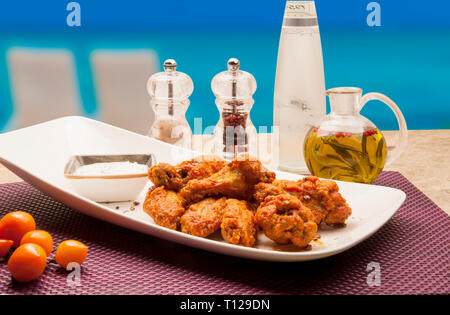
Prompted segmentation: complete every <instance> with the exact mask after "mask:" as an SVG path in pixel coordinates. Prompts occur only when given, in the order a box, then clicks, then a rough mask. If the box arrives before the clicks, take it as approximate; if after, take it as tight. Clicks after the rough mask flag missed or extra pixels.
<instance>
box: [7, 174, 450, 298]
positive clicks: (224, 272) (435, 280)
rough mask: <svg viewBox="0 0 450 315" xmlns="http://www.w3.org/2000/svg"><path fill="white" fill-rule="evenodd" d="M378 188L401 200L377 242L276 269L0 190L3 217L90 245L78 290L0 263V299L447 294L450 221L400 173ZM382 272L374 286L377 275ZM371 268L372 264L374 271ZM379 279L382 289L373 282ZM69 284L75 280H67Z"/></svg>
mask: <svg viewBox="0 0 450 315" xmlns="http://www.w3.org/2000/svg"><path fill="white" fill-rule="evenodd" d="M376 184H378V185H384V186H389V187H395V188H399V189H401V190H403V191H404V192H406V194H407V199H406V201H405V203H404V204H403V206H402V207H401V209H400V210H399V211H398V212H397V213H396V215H395V216H394V217H393V218H392V219H391V220H390V221H389V222H388V223H387V224H386V225H385V226H384V227H383V228H382V229H381V230H380V231H378V232H377V233H376V234H375V235H374V236H372V237H371V238H370V239H368V240H366V241H365V242H363V243H361V244H360V245H358V246H356V247H354V248H352V249H350V250H348V251H346V252H344V253H341V254H339V255H336V256H333V257H329V258H326V259H321V260H317V261H311V262H301V263H273V262H259V261H252V260H245V259H239V258H233V257H228V256H223V255H219V254H214V253H210V252H206V251H202V250H198V249H194V248H190V247H187V246H183V245H178V244H176V243H172V242H168V241H164V240H160V239H157V238H154V237H151V236H147V235H144V234H140V233H137V232H133V231H130V230H126V229H124V228H120V227H117V226H114V225H111V224H109V223H106V222H102V221H99V220H96V219H93V218H90V217H88V216H85V215H83V214H80V213H79V212H77V211H73V210H71V209H69V208H67V207H66V206H64V205H62V204H60V203H58V202H56V201H54V200H53V199H52V198H50V197H48V196H46V195H44V194H42V193H40V192H39V191H37V190H36V189H34V188H33V187H31V186H30V185H29V184H26V183H15V184H6V185H1V186H0V215H1V216H3V215H4V214H5V213H7V212H10V211H17V210H24V211H28V212H30V213H31V214H32V215H33V216H34V218H35V219H36V222H37V224H38V228H40V229H45V230H47V231H49V232H50V233H51V234H52V235H53V237H54V241H55V244H59V242H61V241H63V240H65V239H78V240H80V241H82V242H84V243H85V244H87V245H88V246H89V253H88V258H87V259H86V262H85V264H84V265H83V267H82V272H81V278H80V280H81V281H80V285H79V286H76V287H71V286H69V285H68V284H67V275H68V272H67V271H65V270H62V268H59V267H57V266H56V265H52V264H49V265H48V266H47V269H46V271H45V272H44V274H43V275H42V276H41V277H40V278H39V279H38V280H36V281H34V282H32V283H29V284H19V283H16V282H14V281H11V278H10V275H9V273H8V271H7V266H6V263H1V264H0V293H8V294H16V293H19V294H30V293H34V294H433V293H437V294H448V293H450V275H449V270H450V268H449V267H450V251H449V249H450V217H449V216H448V215H447V214H446V213H445V212H443V211H442V210H441V209H439V207H438V206H437V205H436V204H434V203H433V202H432V201H431V200H430V199H428V198H427V197H426V196H425V195H424V194H423V193H422V192H420V191H419V190H418V189H417V188H416V187H415V186H413V185H412V184H411V183H410V182H409V181H408V180H407V179H406V178H405V177H403V176H402V175H401V174H400V173H397V172H383V173H382V175H381V176H380V177H379V178H378V180H377V181H376ZM370 263H376V264H379V267H380V277H379V280H380V281H379V282H377V281H376V280H377V278H376V277H373V276H374V275H375V274H374V273H373V272H374V271H375V269H370V268H369V271H367V268H368V264H370ZM370 266H372V267H373V265H370ZM368 278H369V280H372V282H370V281H369V283H371V284H374V283H375V284H377V283H379V286H369V285H368V282H367V279H368ZM72 279H73V278H72Z"/></svg>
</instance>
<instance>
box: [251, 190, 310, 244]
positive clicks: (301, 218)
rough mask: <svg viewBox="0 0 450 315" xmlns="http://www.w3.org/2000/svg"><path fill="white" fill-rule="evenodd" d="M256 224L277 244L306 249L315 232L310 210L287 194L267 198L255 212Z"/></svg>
mask: <svg viewBox="0 0 450 315" xmlns="http://www.w3.org/2000/svg"><path fill="white" fill-rule="evenodd" d="M255 219H256V223H257V224H258V225H259V226H260V227H261V228H262V229H263V231H264V234H265V235H266V236H267V237H268V238H270V239H271V240H273V241H275V242H276V243H278V244H290V243H292V244H294V245H295V246H298V247H302V248H303V247H306V246H308V244H309V242H311V241H312V240H313V239H314V237H315V234H316V232H317V224H316V223H315V222H314V215H313V213H312V212H311V210H310V209H309V208H307V207H305V206H304V205H303V204H302V202H301V201H300V200H299V199H298V198H296V197H294V196H292V195H290V194H287V193H284V194H281V195H277V196H268V197H266V199H265V200H264V202H263V203H261V205H260V206H259V208H258V210H257V211H256V216H255Z"/></svg>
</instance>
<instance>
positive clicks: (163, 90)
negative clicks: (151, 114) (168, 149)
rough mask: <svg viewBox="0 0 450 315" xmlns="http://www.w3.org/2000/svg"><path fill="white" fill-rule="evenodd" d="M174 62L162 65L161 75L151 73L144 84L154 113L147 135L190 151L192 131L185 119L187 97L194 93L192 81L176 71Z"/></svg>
mask: <svg viewBox="0 0 450 315" xmlns="http://www.w3.org/2000/svg"><path fill="white" fill-rule="evenodd" d="M176 69H177V63H176V61H175V60H173V59H168V60H166V61H165V62H164V72H158V73H155V74H153V75H152V76H151V77H150V79H149V80H148V82H147V91H148V93H149V94H150V96H151V101H150V105H151V106H152V108H153V110H154V111H155V122H154V123H153V125H152V127H151V130H150V136H151V137H153V138H155V139H158V140H161V141H164V142H167V143H170V144H174V145H177V146H180V147H183V148H185V149H191V146H192V130H191V128H190V126H189V123H188V122H187V120H186V116H185V114H186V111H187V109H188V107H189V96H190V95H191V94H192V92H193V90H194V84H193V82H192V80H191V78H190V77H189V76H188V75H186V74H185V73H182V72H178V71H176Z"/></svg>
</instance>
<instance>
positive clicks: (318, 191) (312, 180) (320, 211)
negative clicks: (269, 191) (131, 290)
mask: <svg viewBox="0 0 450 315" xmlns="http://www.w3.org/2000/svg"><path fill="white" fill-rule="evenodd" d="M274 185H277V186H278V187H281V188H282V189H283V190H284V191H286V192H287V193H289V194H291V195H294V196H296V197H298V198H299V199H300V200H301V201H302V202H303V204H304V205H305V206H307V207H308V208H310V209H311V211H312V212H313V214H314V216H315V218H316V219H315V221H316V223H317V224H320V223H322V222H325V223H326V224H328V225H342V224H344V223H345V221H346V220H347V219H348V217H350V215H351V214H352V209H351V208H350V207H349V205H348V204H347V202H346V200H345V199H344V197H342V195H341V194H340V193H339V186H338V185H337V184H336V183H335V182H334V181H331V180H320V179H318V178H317V177H314V176H310V177H306V178H303V179H300V180H298V181H297V182H294V181H282V180H278V181H274Z"/></svg>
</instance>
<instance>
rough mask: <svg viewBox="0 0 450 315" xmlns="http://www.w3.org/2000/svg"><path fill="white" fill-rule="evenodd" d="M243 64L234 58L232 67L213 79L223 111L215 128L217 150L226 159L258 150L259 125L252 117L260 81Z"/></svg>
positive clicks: (218, 102)
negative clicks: (254, 97) (251, 113)
mask: <svg viewBox="0 0 450 315" xmlns="http://www.w3.org/2000/svg"><path fill="white" fill-rule="evenodd" d="M239 67H240V62H239V60H238V59H236V58H231V59H230V60H228V70H227V71H224V72H221V73H219V74H217V75H216V76H215V77H214V78H213V80H212V82H211V88H212V91H213V93H214V95H215V96H216V105H217V107H218V108H219V112H220V119H219V122H218V123H217V125H216V127H215V129H214V141H215V143H214V148H215V149H214V151H215V154H217V155H219V156H222V157H223V158H225V159H233V158H234V157H235V156H236V155H238V154H241V153H249V154H251V155H253V156H256V155H257V153H258V142H257V141H258V139H257V133H256V128H255V126H254V125H253V123H252V121H251V120H250V109H251V108H252V106H253V103H254V100H253V94H254V93H255V91H256V80H255V78H254V77H253V76H252V75H251V74H250V73H248V72H245V71H241V70H239Z"/></svg>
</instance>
